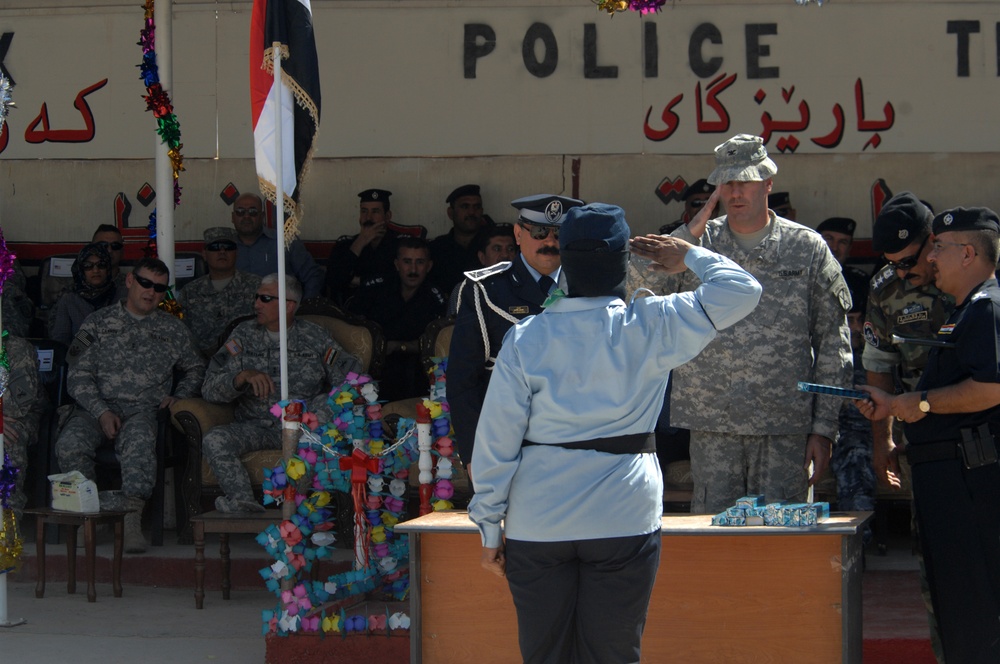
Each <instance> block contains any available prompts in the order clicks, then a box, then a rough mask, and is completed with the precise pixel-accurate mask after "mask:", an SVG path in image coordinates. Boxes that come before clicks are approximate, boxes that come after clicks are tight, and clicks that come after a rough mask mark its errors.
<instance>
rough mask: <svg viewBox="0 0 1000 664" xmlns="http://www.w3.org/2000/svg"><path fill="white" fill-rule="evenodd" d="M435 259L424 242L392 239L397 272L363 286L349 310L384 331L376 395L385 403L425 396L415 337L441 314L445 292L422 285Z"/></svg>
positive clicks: (425, 384) (443, 307)
mask: <svg viewBox="0 0 1000 664" xmlns="http://www.w3.org/2000/svg"><path fill="white" fill-rule="evenodd" d="M433 265H434V262H433V261H432V260H431V251H430V247H429V244H428V242H427V240H423V239H420V238H412V237H400V238H399V239H398V240H396V261H395V267H396V274H394V275H393V276H391V277H390V278H388V279H382V278H376V279H373V280H372V281H370V282H369V283H367V284H365V285H364V286H363V287H362V288H361V290H359V291H358V294H357V295H355V296H354V297H353V298H351V301H350V302H348V309H349V310H350V311H351V312H353V313H356V314H361V315H362V316H364V317H365V318H367V319H369V320H373V321H375V322H376V323H378V324H379V325H380V326H381V327H382V331H383V332H384V333H385V338H386V341H387V344H386V362H385V371H384V372H383V375H382V380H381V381H380V384H379V394H380V395H381V396H382V398H383V399H385V400H386V401H397V400H399V399H408V398H410V397H418V396H423V395H426V394H427V392H428V381H427V377H426V376H425V375H424V370H423V367H421V366H420V343H419V341H420V335H422V334H423V333H424V329H425V328H426V327H427V324H428V323H430V322H431V321H433V320H436V319H438V318H440V317H441V316H443V315H444V314H445V306H446V302H445V299H444V295H442V294H441V291H439V290H438V289H437V288H436V287H434V286H431V285H430V284H429V283H427V273H428V272H430V270H431V267H432V266H433Z"/></svg>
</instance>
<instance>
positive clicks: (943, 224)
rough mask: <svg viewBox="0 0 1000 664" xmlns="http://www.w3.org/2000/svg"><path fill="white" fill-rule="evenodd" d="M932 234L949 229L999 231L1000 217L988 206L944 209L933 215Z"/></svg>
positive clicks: (945, 231)
mask: <svg viewBox="0 0 1000 664" xmlns="http://www.w3.org/2000/svg"><path fill="white" fill-rule="evenodd" d="M933 228H934V234H935V235H940V234H941V233H947V232H949V231H993V232H994V233H1000V219H998V218H997V213H996V212H994V211H993V210H991V209H989V208H984V207H974V208H964V207H957V208H952V209H951V210H945V211H944V212H942V213H941V214H939V215H938V216H936V217H934V225H933Z"/></svg>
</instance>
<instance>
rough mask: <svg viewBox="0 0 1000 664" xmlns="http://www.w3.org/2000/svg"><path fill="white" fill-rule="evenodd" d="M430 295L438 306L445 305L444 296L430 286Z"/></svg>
mask: <svg viewBox="0 0 1000 664" xmlns="http://www.w3.org/2000/svg"><path fill="white" fill-rule="evenodd" d="M431 295H433V296H434V297H436V298H437V300H438V303H439V304H444V303H445V299H444V294H443V293H442V292H441V291H439V290H438V289H437V287H436V286H431Z"/></svg>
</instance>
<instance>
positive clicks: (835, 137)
mask: <svg viewBox="0 0 1000 664" xmlns="http://www.w3.org/2000/svg"><path fill="white" fill-rule="evenodd" d="M833 119H834V120H835V121H836V124H835V125H834V127H833V130H832V131H831V132H830V133H829V134H826V135H825V136H818V137H816V138H813V139H811V140H812V142H813V143H815V144H816V145H818V146H820V147H821V148H827V149H833V148H835V147H837V146H838V145H840V141H841V140H843V138H844V107H843V106H841V105H840V104H834V105H833Z"/></svg>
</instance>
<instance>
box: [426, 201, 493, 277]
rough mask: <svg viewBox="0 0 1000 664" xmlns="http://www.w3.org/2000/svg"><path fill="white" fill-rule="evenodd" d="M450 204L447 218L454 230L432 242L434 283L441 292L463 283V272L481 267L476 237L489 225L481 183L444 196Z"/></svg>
mask: <svg viewBox="0 0 1000 664" xmlns="http://www.w3.org/2000/svg"><path fill="white" fill-rule="evenodd" d="M445 202H446V203H447V204H448V208H447V213H448V219H450V220H451V224H452V227H451V230H450V231H448V232H447V233H445V234H444V235H439V236H437V237H436V238H434V239H433V240H432V241H431V256H432V257H433V258H434V270H433V271H432V272H431V277H430V278H431V282H433V284H434V285H435V286H437V287H438V290H440V291H441V292H442V293H450V292H451V291H452V289H453V288H455V286H456V285H457V284H458V282H460V281H461V280H462V279H464V278H465V277H463V276H462V275H463V274H464V273H465V272H467V271H469V270H475V269H477V268H479V267H481V266H480V263H479V257H478V256H476V249H477V247H476V244H475V240H476V236H477V235H478V233H479V231H480V230H482V229H483V228H484V227H485V226H486V225H487V224H490V225H492V222H487V221H486V219H485V218H484V216H483V197H482V196H481V195H480V193H479V185H478V184H463V185H462V186H461V187H458V188H456V189H455V190H454V191H452V192H451V193H450V194H448V198H447V199H445Z"/></svg>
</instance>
